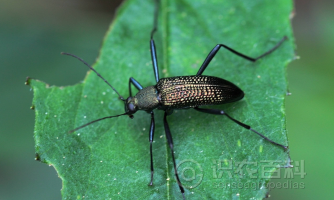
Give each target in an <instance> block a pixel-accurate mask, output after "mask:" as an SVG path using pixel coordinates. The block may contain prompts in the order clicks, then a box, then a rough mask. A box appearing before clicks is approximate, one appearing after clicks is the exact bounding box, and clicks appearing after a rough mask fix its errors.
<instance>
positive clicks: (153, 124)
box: [148, 111, 155, 186]
mask: <svg viewBox="0 0 334 200" xmlns="http://www.w3.org/2000/svg"><path fill="white" fill-rule="evenodd" d="M154 129H155V122H154V113H153V111H152V112H151V127H150V133H149V141H150V157H151V182H150V183H149V184H148V185H149V186H152V185H153V174H154V169H153V153H152V143H153V139H154Z"/></svg>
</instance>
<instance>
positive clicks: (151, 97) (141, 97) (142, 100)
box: [133, 86, 159, 111]
mask: <svg viewBox="0 0 334 200" xmlns="http://www.w3.org/2000/svg"><path fill="white" fill-rule="evenodd" d="M133 98H134V100H135V103H136V106H137V107H138V110H145V111H152V110H153V109H155V108H157V107H158V106H159V100H158V91H157V89H156V88H155V86H148V87H146V88H143V89H142V90H140V91H139V92H138V93H137V94H136V95H135V96H134V97H133Z"/></svg>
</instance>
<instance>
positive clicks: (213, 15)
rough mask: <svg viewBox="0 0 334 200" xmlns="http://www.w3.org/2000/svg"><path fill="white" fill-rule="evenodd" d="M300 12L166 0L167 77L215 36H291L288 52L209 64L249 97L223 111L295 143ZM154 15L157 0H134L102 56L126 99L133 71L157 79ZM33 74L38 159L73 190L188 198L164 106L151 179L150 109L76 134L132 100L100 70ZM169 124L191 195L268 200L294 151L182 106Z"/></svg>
mask: <svg viewBox="0 0 334 200" xmlns="http://www.w3.org/2000/svg"><path fill="white" fill-rule="evenodd" d="M291 11H292V2H291V1H290V0H282V1H263V0H253V1H217V0H216V1H210V2H206V3H205V2H204V1H191V0H183V1H177V0H173V1H167V0H164V1H162V3H161V6H160V17H159V27H158V32H157V33H156V35H155V37H154V38H155V40H156V46H157V53H158V58H159V68H160V77H170V76H180V75H183V76H186V75H194V74H196V72H197V70H198V69H199V67H200V65H201V64H202V62H203V61H204V59H205V57H206V56H207V54H208V53H209V52H210V51H211V49H212V48H213V47H214V46H215V45H216V44H218V43H223V44H226V45H228V46H229V47H231V48H233V49H235V50H237V51H240V52H242V53H244V54H246V55H249V56H252V57H256V56H258V55H260V54H262V53H264V52H265V51H267V50H268V49H270V48H271V47H273V46H274V45H275V44H276V43H277V42H278V41H279V40H280V39H281V38H282V37H283V36H285V35H286V36H288V38H289V40H288V41H286V42H284V43H283V45H282V46H281V47H280V48H279V49H277V50H276V51H275V52H273V53H272V54H270V55H269V56H266V57H265V58H263V59H261V60H259V61H258V62H256V63H251V62H249V61H247V60H244V59H242V58H240V57H238V56H236V55H234V54H232V53H231V52H228V51H226V50H224V49H221V50H220V51H219V52H218V53H217V55H216V57H215V58H214V59H213V61H212V62H211V64H210V65H209V67H208V68H207V70H206V71H205V72H204V74H205V75H213V76H217V77H221V78H224V79H226V80H229V81H231V82H234V83H235V84H237V85H238V86H239V87H240V88H241V89H243V91H244V92H245V94H246V96H245V98H244V99H243V100H241V101H239V102H236V103H231V104H226V105H221V106H215V107H216V108H218V109H222V110H224V111H225V112H227V113H228V114H229V115H231V116H232V117H234V118H236V119H238V120H240V121H242V122H244V123H246V124H249V125H251V126H252V128H253V129H255V130H257V131H259V132H261V133H263V134H264V135H266V136H267V137H269V138H270V139H272V140H274V141H276V142H278V143H281V144H284V145H287V133H286V127H285V111H284V99H285V96H286V92H287V81H286V72H285V69H286V65H287V64H288V63H289V62H290V61H291V60H292V58H293V56H294V53H293V46H294V45H293V40H294V39H293V36H292V30H291V25H290V19H289V15H290V12H291ZM153 12H154V4H153V1H152V2H151V1H139V0H128V1H126V2H125V3H124V4H123V5H122V7H121V8H120V9H119V10H118V14H117V16H116V19H115V20H114V22H113V23H112V25H111V27H110V30H109V32H108V33H107V35H106V37H105V39H104V43H103V47H102V49H101V53H100V57H99V58H98V60H97V62H96V63H95V64H94V68H95V69H96V70H97V71H98V72H99V73H100V74H101V75H102V76H103V77H104V78H105V79H107V80H108V81H109V82H110V83H111V84H112V85H113V86H114V87H115V88H116V89H117V90H118V91H119V92H120V93H121V94H122V95H123V96H125V97H127V95H128V94H129V93H128V80H129V77H134V78H136V80H138V81H139V82H140V83H141V84H142V85H143V86H149V85H154V84H155V78H154V75H153V70H152V64H151V57H150V52H149V39H150V37H149V36H150V31H151V29H152V25H153ZM64 59H67V58H64ZM68 59H70V58H68ZM71 59H72V58H71ZM68 67H71V66H68ZM83 67H84V66H83ZM82 70H83V69H82ZM28 82H29V83H30V85H31V87H32V88H33V90H34V99H33V106H34V107H35V112H36V125H35V132H34V135H35V141H36V154H37V158H38V159H39V160H41V161H42V162H44V163H47V164H49V165H52V166H54V167H55V169H56V170H57V172H58V174H59V177H60V178H61V179H62V181H63V188H62V196H63V198H64V199H181V198H182V195H181V192H180V191H179V188H178V184H177V182H176V181H175V176H174V169H173V164H172V159H171V154H170V149H169V147H168V145H167V143H166V138H165V133H164V129H163V123H162V118H163V112H162V111H156V112H155V113H156V115H155V116H156V117H155V121H156V130H155V140H154V143H153V157H154V169H155V171H154V186H153V187H150V186H148V183H149V181H150V155H149V142H148V131H149V124H150V120H151V119H150V115H148V114H147V113H146V112H142V111H139V112H137V113H136V114H135V118H134V119H130V118H129V117H126V116H121V117H118V118H113V119H107V120H104V121H101V122H97V123H94V124H92V125H90V126H87V127H85V128H83V129H81V130H78V131H76V132H74V133H68V131H69V130H71V129H73V128H76V127H78V126H80V125H82V124H85V123H88V122H90V121H92V120H95V119H98V118H101V117H105V116H110V115H117V114H121V113H124V104H123V102H122V101H120V100H119V99H118V96H117V94H116V93H115V92H114V91H113V90H112V89H111V88H110V87H108V85H107V84H105V83H104V82H103V81H102V80H101V79H100V78H99V77H97V76H96V75H95V74H94V73H88V74H87V77H86V78H85V80H84V81H83V83H80V84H77V85H75V86H68V87H55V86H52V87H49V86H48V85H46V84H45V83H43V82H40V81H37V80H29V81H28ZM208 107H210V106H208ZM211 107H212V106H211ZM168 122H169V125H170V128H171V131H172V135H173V141H174V147H175V149H174V150H175V156H176V163H177V165H179V168H178V172H179V173H180V178H181V182H182V184H183V185H184V186H185V188H186V192H185V196H186V198H187V199H262V198H264V197H265V196H266V194H267V192H268V189H267V188H266V184H267V183H268V181H269V180H270V174H271V172H273V173H274V175H277V173H278V172H274V171H275V169H277V168H278V167H279V166H285V165H287V164H288V160H289V155H288V153H287V152H284V151H283V150H282V148H279V147H277V146H275V145H272V144H270V143H269V142H267V141H264V140H263V139H262V138H260V137H259V136H258V135H256V134H254V133H253V132H251V131H249V130H246V129H244V128H242V127H240V126H238V125H237V124H235V123H234V122H232V121H231V120H229V119H228V118H226V117H224V116H216V115H209V114H205V113H198V112H196V111H195V110H193V109H188V110H176V111H174V113H173V115H171V116H168ZM250 172H252V173H250Z"/></svg>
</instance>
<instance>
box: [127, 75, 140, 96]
mask: <svg viewBox="0 0 334 200" xmlns="http://www.w3.org/2000/svg"><path fill="white" fill-rule="evenodd" d="M131 83H132V85H134V86H135V87H136V88H137V89H138V90H142V89H143V86H141V85H140V83H139V82H138V81H136V80H135V79H134V78H132V77H130V79H129V93H130V97H132V91H131Z"/></svg>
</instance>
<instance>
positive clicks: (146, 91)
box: [62, 1, 288, 199]
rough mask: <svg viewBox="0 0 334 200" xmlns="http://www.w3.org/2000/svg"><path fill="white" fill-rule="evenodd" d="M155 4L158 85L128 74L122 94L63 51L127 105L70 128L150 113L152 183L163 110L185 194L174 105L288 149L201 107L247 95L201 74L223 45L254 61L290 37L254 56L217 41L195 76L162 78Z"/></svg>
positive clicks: (154, 62) (152, 45)
mask: <svg viewBox="0 0 334 200" xmlns="http://www.w3.org/2000/svg"><path fill="white" fill-rule="evenodd" d="M156 2H157V3H156V8H155V13H154V22H153V29H152V31H151V34H150V50H151V59H152V65H153V72H154V77H155V80H156V85H152V86H148V87H143V86H142V85H141V84H140V83H139V82H138V81H137V80H135V79H134V78H133V77H130V78H129V94H130V95H129V97H128V98H126V99H125V98H124V97H123V96H121V95H120V94H119V92H118V91H117V90H116V89H115V88H114V87H113V86H112V85H111V84H110V83H109V82H108V81H107V80H106V79H104V78H103V77H102V76H101V75H100V74H99V73H98V72H97V71H96V70H95V69H94V68H92V67H91V66H90V65H89V64H88V63H86V62H85V61H84V60H83V59H81V58H79V57H78V56H75V55H73V54H69V53H64V52H62V54H63V55H69V56H72V57H75V58H77V59H78V60H80V61H81V62H83V63H84V64H85V65H86V66H88V67H89V68H90V69H91V70H92V71H94V72H95V73H96V75H97V76H99V77H100V78H101V79H102V80H103V81H104V82H105V83H106V84H108V85H109V86H110V87H111V88H112V89H113V90H114V91H115V92H116V93H117V95H118V96H119V98H120V99H121V100H122V101H123V102H124V109H125V113H123V114H119V115H113V116H107V117H103V118H99V119H96V120H94V121H91V122H89V123H87V124H84V125H82V126H79V127H77V128H75V129H73V130H71V131H69V132H71V133H72V132H74V131H77V130H79V129H81V128H84V127H86V126H88V125H90V124H92V123H95V122H98V121H101V120H104V119H108V118H115V117H119V116H123V115H128V116H129V117H130V118H133V114H135V113H136V112H137V111H138V110H143V111H146V112H147V113H149V114H150V115H151V125H150V130H149V142H150V170H151V177H150V183H149V185H150V186H152V185H153V176H154V166H153V152H152V143H153V139H154V130H155V118H154V110H155V109H160V110H163V111H164V112H165V113H164V118H163V123H164V128H165V134H166V138H167V142H168V145H169V147H170V151H171V155H172V160H173V167H174V171H175V177H176V180H177V182H178V185H179V189H180V191H181V193H182V195H183V199H185V196H184V187H183V186H182V183H181V181H180V179H179V175H178V172H177V168H176V162H175V158H174V145H173V139H172V134H171V131H170V128H169V125H168V121H167V116H168V115H170V114H172V112H173V110H174V109H186V108H193V109H195V110H196V111H199V112H204V113H208V114H214V115H225V116H226V117H227V118H229V119H230V120H232V121H233V122H235V123H236V124H238V125H240V126H241V127H243V128H245V129H248V130H250V131H252V132H254V133H256V134H258V135H259V136H260V137H262V138H263V139H264V140H266V141H268V142H270V143H272V144H274V145H277V146H279V147H281V148H283V149H284V150H285V151H286V150H287V149H288V147H287V146H285V145H282V144H279V143H277V142H275V141H273V140H271V139H269V138H268V137H266V136H264V135H263V134H261V133H259V132H258V131H256V130H254V129H252V128H251V126H249V125H247V124H244V123H243V122H240V121H238V120H236V119H234V118H233V117H231V116H230V115H229V114H227V113H226V112H225V111H223V110H218V109H211V108H202V107H201V106H204V105H220V104H226V103H233V102H236V101H239V100H241V99H242V98H243V97H244V92H243V91H242V90H241V89H240V88H239V87H238V86H236V85H235V84H233V83H232V82H229V81H227V80H224V79H222V78H219V77H214V76H205V75H202V74H203V72H204V71H205V70H206V68H207V67H208V65H209V64H210V62H211V60H212V59H213V58H214V57H215V55H216V54H217V52H218V51H219V50H220V49H221V48H222V47H223V48H225V49H227V50H229V51H230V52H232V53H234V54H235V55H237V56H240V57H241V58H244V59H246V60H248V61H251V62H256V61H257V60H259V59H261V58H263V57H265V56H267V55H268V54H270V53H272V52H273V51H275V50H276V49H277V48H278V47H280V46H281V44H282V43H283V42H284V41H285V40H287V37H286V36H284V37H283V38H282V39H281V40H280V41H279V42H278V43H277V44H276V45H275V46H274V47H272V48H271V49H270V50H268V51H266V52H265V53H263V54H262V55H260V56H258V57H256V58H252V57H250V56H247V55H245V54H242V53H240V52H238V51H236V50H234V49H232V48H230V47H228V46H226V45H224V44H217V45H216V46H215V47H214V48H213V49H212V50H211V51H210V53H209V54H208V55H207V57H206V59H205V60H204V62H203V64H202V65H201V67H200V68H199V70H198V72H197V73H196V75H192V76H176V77H169V78H159V70H158V69H159V68H158V60H157V54H156V47H155V42H154V34H155V32H156V31H157V19H158V7H159V5H158V1H156ZM131 85H133V86H135V87H136V88H137V89H138V90H139V91H138V93H137V94H135V95H134V96H133V95H132V91H131Z"/></svg>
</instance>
